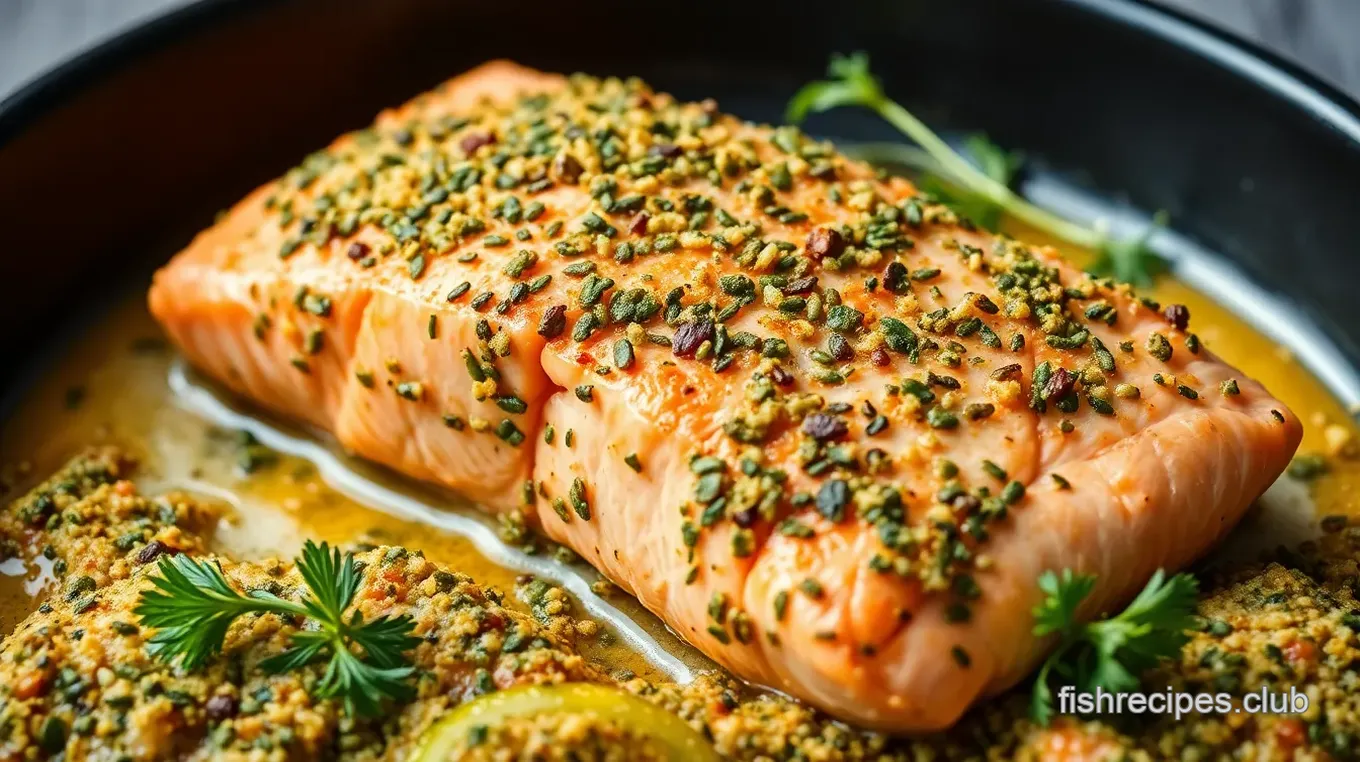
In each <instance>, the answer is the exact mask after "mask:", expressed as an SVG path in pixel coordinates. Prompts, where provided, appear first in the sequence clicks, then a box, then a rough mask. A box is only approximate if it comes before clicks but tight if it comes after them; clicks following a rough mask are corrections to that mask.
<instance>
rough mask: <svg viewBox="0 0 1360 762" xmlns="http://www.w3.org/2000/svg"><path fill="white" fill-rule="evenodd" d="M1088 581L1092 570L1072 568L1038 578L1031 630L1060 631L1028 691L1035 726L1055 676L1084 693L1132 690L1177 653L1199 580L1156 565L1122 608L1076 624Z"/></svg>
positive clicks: (1049, 701)
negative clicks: (1038, 599)
mask: <svg viewBox="0 0 1360 762" xmlns="http://www.w3.org/2000/svg"><path fill="white" fill-rule="evenodd" d="M1094 585H1095V577H1094V576H1092V575H1087V574H1073V573H1072V570H1071V569H1064V570H1063V572H1062V574H1061V575H1058V574H1055V573H1053V572H1052V571H1047V572H1044V573H1043V574H1042V575H1040V576H1039V589H1040V590H1042V591H1043V593H1044V600H1043V601H1042V602H1041V603H1040V604H1039V605H1038V606H1035V607H1034V611H1033V614H1034V634H1035V635H1037V636H1040V637H1043V636H1046V635H1054V634H1056V635H1058V636H1059V642H1058V647H1057V648H1056V649H1054V651H1053V653H1052V654H1051V655H1050V656H1049V657H1048V659H1047V661H1045V662H1044V665H1043V667H1042V668H1040V670H1039V674H1038V675H1037V676H1036V677H1035V680H1034V689H1033V692H1032V694H1031V697H1030V713H1031V715H1032V716H1033V717H1034V720H1035V721H1036V722H1038V723H1040V724H1043V725H1047V724H1048V722H1049V720H1050V719H1052V717H1053V693H1052V685H1051V683H1052V682H1053V681H1054V680H1055V679H1056V680H1058V681H1060V682H1061V683H1063V684H1067V685H1071V686H1073V687H1074V688H1076V689H1077V690H1078V691H1080V692H1085V693H1094V692H1095V690H1096V689H1097V688H1101V689H1104V690H1106V691H1110V692H1126V691H1131V690H1135V689H1137V688H1138V686H1139V679H1140V676H1141V675H1142V674H1143V673H1144V672H1146V671H1147V670H1149V669H1151V668H1152V667H1155V666H1156V665H1157V664H1158V663H1159V662H1160V661H1162V660H1163V659H1169V658H1174V657H1175V656H1176V655H1177V654H1179V653H1180V650H1181V647H1182V646H1184V645H1185V643H1186V641H1187V640H1188V639H1189V638H1188V636H1187V635H1186V634H1185V633H1186V630H1189V629H1192V628H1193V627H1194V625H1195V615H1194V612H1195V602H1196V600H1197V597H1198V594H1199V583H1198V582H1197V581H1196V580H1195V578H1194V577H1192V576H1191V575H1189V574H1177V575H1175V576H1174V577H1170V578H1167V576H1166V574H1165V573H1164V572H1163V571H1161V570H1158V571H1157V573H1156V574H1154V575H1152V579H1150V580H1148V583H1147V586H1146V587H1144V588H1143V591H1142V592H1141V593H1139V594H1138V597H1137V598H1135V599H1134V600H1133V602H1132V603H1130V604H1129V605H1128V608H1126V609H1124V611H1123V612H1121V613H1120V614H1118V615H1116V616H1113V617H1110V618H1108V619H1103V620H1100V621H1096V622H1087V623H1081V622H1080V621H1079V620H1078V618H1077V611H1078V609H1079V608H1080V607H1081V604H1082V602H1083V601H1084V600H1085V599H1086V597H1087V596H1088V595H1090V593H1091V590H1092V588H1093V587H1094Z"/></svg>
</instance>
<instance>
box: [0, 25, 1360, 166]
mask: <svg viewBox="0 0 1360 762" xmlns="http://www.w3.org/2000/svg"><path fill="white" fill-rule="evenodd" d="M276 1H277V0H253V1H248V0H196V1H195V2H191V3H189V4H187V5H184V6H182V7H180V8H176V9H174V10H171V11H168V12H166V13H164V14H162V15H159V16H155V17H153V18H150V19H148V20H146V21H144V22H141V23H139V24H136V25H134V26H132V27H131V28H129V29H128V30H127V31H124V32H122V33H120V34H117V35H115V36H113V37H110V38H109V39H107V40H104V41H103V42H100V43H97V44H95V45H94V46H92V47H90V48H88V49H86V50H84V51H81V52H79V53H77V54H75V55H74V56H72V57H70V58H68V59H66V60H65V61H63V62H61V63H59V64H57V65H56V66H55V67H53V68H50V69H48V70H46V71H44V72H42V73H41V74H39V75H38V76H37V77H35V78H34V79H31V80H29V81H28V82H27V83H25V84H23V85H21V86H20V87H19V88H18V89H17V90H15V91H14V92H12V93H10V94H9V95H8V96H6V97H5V98H3V99H0V147H3V146H5V145H6V144H7V143H9V142H10V141H11V140H13V138H14V137H15V136H16V135H18V134H19V133H20V132H22V131H23V130H24V129H25V128H26V127H28V126H29V125H31V124H32V123H34V122H36V121H37V120H38V119H39V118H40V117H42V116H43V115H44V114H45V113H47V112H48V111H49V110H51V109H53V108H55V107H57V106H58V105H60V103H61V101H62V100H64V99H65V98H66V97H68V96H69V95H71V94H72V93H73V92H74V91H79V90H83V89H86V88H89V87H92V86H94V85H96V84H97V83H98V82H99V80H100V79H101V78H103V77H106V76H107V75H108V74H110V73H111V72H112V71H114V70H116V69H118V68H120V67H122V66H125V65H127V64H129V63H131V62H132V61H133V60H135V59H136V58H138V57H140V56H141V55H143V54H145V53H146V52H147V50H148V49H158V48H163V47H165V46H167V45H169V44H171V43H174V42H176V41H179V40H182V39H183V38H184V36H185V33H186V32H189V31H192V30H193V29H195V28H198V27H200V26H203V25H208V24H211V23H214V22H217V21H220V20H223V19H225V18H228V17H231V16H234V15H237V14H241V13H246V12H251V11H254V10H256V9H257V8H258V7H259V6H260V5H263V4H273V3H275V2H276ZM1060 2H1063V3H1065V4H1067V5H1069V6H1074V7H1077V8H1079V9H1081V10H1083V11H1085V12H1087V13H1090V14H1093V15H1098V16H1101V17H1104V18H1105V19H1107V20H1109V21H1110V22H1113V23H1117V24H1121V25H1124V26H1128V27H1132V28H1135V29H1138V30H1140V31H1142V32H1143V33H1146V34H1149V35H1152V36H1154V37H1156V38H1158V39H1161V40H1163V41H1165V42H1167V43H1169V44H1172V45H1175V46H1176V47H1179V48H1181V49H1183V50H1187V51H1190V52H1192V53H1194V54H1195V55H1197V56H1199V57H1200V58H1202V59H1204V60H1207V61H1210V62H1212V63H1215V64H1216V65H1218V66H1219V67H1220V68H1222V69H1225V70H1228V71H1231V72H1233V73H1235V74H1237V75H1238V76H1240V77H1242V78H1243V79H1246V80H1248V81H1249V82H1251V83H1253V84H1255V85H1256V86H1258V87H1260V88H1261V89H1262V90H1264V91H1266V92H1267V93H1270V94H1272V95H1273V96H1275V97H1276V98H1279V99H1281V100H1284V101H1286V102H1288V103H1289V104H1291V105H1293V106H1295V107H1296V108H1298V109H1300V110H1302V111H1304V112H1305V113H1308V114H1310V115H1311V116H1312V117H1313V118H1314V119H1315V120H1317V121H1318V122H1321V123H1323V124H1326V125H1328V126H1329V127H1331V128H1332V129H1334V130H1335V131H1336V132H1337V133H1339V134H1341V135H1343V136H1345V137H1346V138H1347V139H1349V140H1350V141H1351V142H1352V143H1354V144H1355V146H1356V147H1357V149H1360V101H1357V100H1355V99H1353V98H1351V97H1350V96H1348V95H1346V94H1345V93H1343V92H1341V91H1340V90H1339V89H1337V88H1336V87H1334V86H1333V85H1331V84H1329V83H1327V82H1326V81H1324V80H1323V79H1322V78H1320V77H1318V76H1317V75H1315V74H1313V73H1311V72H1309V71H1307V70H1305V69H1303V68H1301V67H1300V66H1298V65H1296V64H1294V63H1292V62H1290V61H1287V60H1285V59H1284V58H1281V57H1280V56H1278V55H1276V54H1274V53H1272V52H1270V51H1268V50H1266V49H1265V48H1263V47H1261V46H1260V45H1257V44H1255V43H1253V42H1250V41H1248V40H1246V39H1243V38H1242V37H1240V36H1238V35H1235V34H1233V33H1231V32H1228V31H1225V30H1223V29H1220V28H1217V27H1214V26H1211V25H1209V24H1208V23H1206V22H1204V21H1202V20H1200V19H1197V18H1195V17H1192V16H1189V15H1187V14H1185V13H1182V12H1180V11H1177V10H1174V9H1171V8H1167V7H1165V6H1162V5H1157V4H1153V3H1148V2H1142V1H1140V0H1060Z"/></svg>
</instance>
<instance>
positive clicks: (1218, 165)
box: [0, 0, 1360, 401]
mask: <svg viewBox="0 0 1360 762" xmlns="http://www.w3.org/2000/svg"><path fill="white" fill-rule="evenodd" d="M661 7H662V6H649V5H647V4H638V3H636V2H624V0H592V1H591V2H588V3H569V4H568V3H560V2H535V1H534V0H521V2H515V3H503V2H502V3H471V2H450V1H449V0H347V1H346V2H327V1H325V0H268V1H265V0H204V1H203V2H200V3H197V4H195V5H192V6H190V7H188V8H186V9H184V10H182V11H180V12H177V13H174V14H171V15H169V16H167V17H164V18H161V19H159V20H157V21H154V22H152V23H150V24H148V25H146V26H144V27H142V28H139V29H137V30H135V31H133V32H131V33H129V34H127V35H125V36H123V37H121V38H118V39H115V40H114V41H112V42H110V43H108V44H106V45H104V46H102V47H100V48H98V49H96V50H94V51H93V52H91V53H88V54H85V55H83V56H80V57H78V58H76V59H74V60H72V61H70V62H69V63H68V64H66V65H64V66H62V67H60V68H59V69H57V70H56V71H54V72H52V73H51V74H49V75H47V76H46V77H44V78H42V79H40V80H39V81H37V82H36V83H34V84H33V85H31V86H29V87H28V88H26V89H24V90H23V91H21V92H19V93H18V94H17V95H15V96H13V97H11V98H10V99H8V100H6V101H5V102H4V103H3V104H0V230H3V231H4V235H3V249H0V351H3V354H2V355H0V357H3V358H4V360H3V365H0V368H3V369H4V370H3V376H0V391H3V392H5V393H6V394H7V396H8V397H9V398H10V399H12V398H13V394H14V392H15V391H16V387H17V386H18V385H19V382H20V380H21V378H22V376H24V375H25V374H23V373H21V372H20V369H21V368H23V367H25V366H28V365H31V360H32V359H33V358H35V357H37V356H38V354H39V353H41V352H48V351H52V347H53V346H54V345H55V344H57V343H59V342H58V337H59V336H60V335H61V326H63V325H66V326H69V325H70V324H71V322H72V320H74V319H75V318H74V317H73V316H77V315H85V316H86V319H88V316H89V315H90V314H91V311H92V310H96V309H97V305H98V304H99V303H100V301H101V300H106V299H108V298H111V297H110V295H111V294H114V293H117V294H126V293H127V290H128V289H132V288H141V287H144V285H145V283H146V279H147V276H148V274H149V272H150V270H151V269H152V268H153V267H154V266H155V265H157V264H159V263H160V262H163V261H164V260H165V259H167V258H168V257H169V255H170V254H171V253H173V252H174V251H175V250H177V249H178V248H179V247H180V246H182V245H184V244H185V243H186V242H187V241H188V240H189V238H190V236H191V235H192V234H193V232H194V231H196V230H197V229H200V228H202V227H203V226H205V225H207V224H208V223H210V222H211V220H212V216H213V214H214V213H215V212H216V211H218V210H219V209H222V208H224V207H226V206H227V205H229V204H230V203H231V202H232V201H234V200H235V199H236V198H238V197H240V196H241V195H243V194H244V193H245V192H247V191H248V190H250V189H251V188H253V187H254V186H256V185H258V184H260V183H261V182H264V181H266V180H268V179H270V178H272V177H275V176H277V175H278V174H280V173H281V172H282V171H283V170H285V169H286V168H288V167H289V166H292V164H293V163H295V162H296V161H297V160H298V159H300V158H301V157H302V156H304V155H305V154H306V153H307V152H309V151H310V150H313V149H315V148H317V147H320V146H322V145H324V144H326V143H327V142H328V141H329V140H330V139H331V138H332V137H334V136H335V135H337V134H339V133H340V132H342V131H345V130H349V129H354V128H357V127H361V126H363V125H365V124H367V123H368V122H369V120H370V119H371V118H372V116H373V115H374V114H375V113H376V112H377V111H378V110H380V109H381V108H383V107H385V106H388V105H395V104H397V103H399V102H401V101H404V100H405V99H406V98H408V97H409V96H411V95H414V94H416V93H418V92H420V91H422V90H424V89H426V88H428V87H430V86H432V85H434V84H436V83H437V82H439V81H440V80H442V79H444V78H447V77H449V76H451V75H453V74H456V73H458V72H460V71H462V70H464V69H467V68H468V67H470V66H473V65H475V64H477V63H480V62H482V61H484V60H486V59H489V58H498V57H505V58H514V59H517V60H519V61H521V62H523V63H526V64H529V65H532V66H537V67H541V68H545V69H552V70H560V71H579V70H583V71H588V72H591V73H596V74H621V75H628V74H637V75H640V76H643V77H645V78H647V79H648V80H650V81H651V82H652V83H653V84H654V85H655V86H657V87H658V88H660V89H664V90H669V91H671V92H673V93H675V94H676V95H678V96H680V97H682V98H693V99H699V98H706V97H712V98H715V99H717V100H718V102H719V104H720V105H721V106H722V108H723V109H724V110H727V111H731V112H734V113H736V114H738V115H740V116H742V117H745V118H748V119H753V120H758V121H772V122H773V121H779V120H780V117H781V114H782V112H783V108H784V104H785V103H786V101H787V99H788V96H789V95H790V94H791V93H793V92H794V90H795V89H796V88H797V87H798V85H800V84H801V83H803V82H805V81H807V80H808V79H812V78H816V77H818V76H820V75H821V74H822V73H823V71H824V67H825V63H826V60H827V58H828V55H829V54H830V53H832V52H837V51H844V52H849V51H853V50H861V49H862V50H866V51H868V52H869V53H870V54H871V56H872V59H873V63H874V68H875V70H876V72H877V73H878V74H879V75H880V76H881V77H882V78H883V80H884V82H885V85H886V87H887V90H888V92H889V94H890V95H892V96H893V97H895V98H897V99H898V100H900V101H902V102H903V103H904V104H906V105H907V106H908V107H909V108H911V109H913V110H915V111H917V112H918V113H919V114H921V115H922V116H923V117H924V118H925V119H926V120H927V121H928V122H930V123H931V124H932V125H934V126H936V127H938V128H941V129H944V130H946V131H950V130H964V131H971V130H982V131H985V132H986V133H988V134H989V135H990V136H991V137H992V138H993V139H994V140H995V141H996V142H998V143H1000V144H1001V145H1004V146H1007V147H1012V148H1018V149H1021V150H1023V151H1024V152H1025V153H1026V155H1027V156H1029V157H1031V158H1032V159H1034V162H1033V164H1034V165H1036V166H1037V167H1039V168H1040V169H1041V171H1043V172H1045V173H1047V174H1049V175H1050V176H1054V177H1058V178H1061V179H1062V180H1064V181H1066V182H1068V183H1070V184H1073V185H1075V186H1076V187H1079V188H1082V189H1085V190H1087V191H1089V192H1090V193H1092V194H1094V195H1096V196H1099V197H1104V198H1112V199H1117V200H1119V201H1121V202H1123V203H1126V204H1127V205H1129V206H1131V207H1133V208H1136V209H1141V210H1145V211H1150V210H1156V209H1165V210H1167V211H1168V212H1169V213H1170V214H1171V220H1172V226H1173V227H1174V228H1175V230H1176V231H1177V232H1178V233H1180V234H1182V235H1183V236H1184V237H1185V238H1187V239H1189V240H1191V241H1194V242H1195V243H1197V244H1199V245H1200V246H1202V247H1203V248H1205V249H1207V250H1209V251H1213V252H1216V253H1217V254H1219V255H1221V256H1222V257H1224V258H1226V259H1227V260H1229V261H1231V262H1232V263H1233V264H1234V266H1235V267H1236V269H1237V270H1239V271H1240V272H1242V273H1245V274H1246V275H1247V276H1248V278H1249V279H1250V280H1251V281H1253V282H1254V283H1255V284H1256V285H1257V286H1259V287H1260V288H1261V289H1262V293H1266V294H1273V295H1275V296H1278V297H1281V298H1282V300H1283V301H1284V302H1285V303H1289V304H1292V305H1293V306H1295V307H1297V310H1295V311H1289V310H1286V311H1284V312H1280V313H1278V314H1276V316H1275V317H1273V318H1268V319H1272V320H1278V321H1291V322H1297V323H1299V325H1297V326H1291V327H1295V328H1298V329H1300V330H1301V331H1303V332H1305V333H1307V334H1308V335H1311V336H1314V337H1316V338H1317V340H1318V341H1319V342H1320V344H1321V346H1323V347H1324V351H1323V352H1322V354H1323V355H1326V356H1327V357H1330V358H1331V360H1332V361H1334V362H1333V365H1334V367H1333V368H1332V370H1333V371H1337V372H1335V373H1333V374H1332V375H1331V376H1329V380H1331V381H1332V382H1333V386H1334V387H1342V386H1344V385H1345V384H1344V383H1338V382H1337V379H1341V381H1343V382H1344V381H1345V380H1346V379H1348V378H1354V373H1355V369H1356V368H1357V367H1360V319H1358V318H1357V307H1356V304H1357V297H1358V296H1360V292H1357V289H1360V255H1358V252H1357V241H1360V235H1357V233H1356V229H1355V225H1356V223H1357V221H1358V220H1360V106H1357V104H1355V103H1353V102H1351V101H1349V100H1347V99H1346V98H1345V97H1344V96H1342V95H1340V94H1339V93H1337V92H1335V91H1334V90H1332V89H1331V88H1329V87H1327V86H1325V85H1323V84H1321V83H1320V82H1318V81H1316V80H1315V79H1313V78H1312V77H1310V76H1308V75H1306V74H1304V73H1302V72H1300V71H1298V70H1296V69H1294V68H1293V67H1291V66H1289V65H1287V64H1285V63H1283V62H1281V61H1278V60H1276V59H1274V58H1272V57H1271V56H1269V55H1267V54H1264V53H1262V52H1260V51H1257V50H1253V49H1251V48H1249V47H1248V46H1246V45H1244V44H1242V43H1240V42H1237V41H1235V40H1232V39H1230V38H1227V37H1225V36H1223V35H1222V34H1220V33H1218V32H1214V31H1211V30H1208V29H1207V28H1205V27H1202V26H1200V25H1198V24H1196V23H1195V22H1193V21H1190V20H1188V19H1185V18H1182V17H1179V16H1176V15H1174V14H1171V13H1168V12H1166V11H1163V10H1161V9H1158V8H1155V7H1152V6H1148V5H1142V4H1136V3H1131V2H1121V1H1119V0H1061V1H1059V0H1023V1H1022V0H956V1H955V2H951V3H940V2H927V1H924V0H867V1H864V2H855V3H840V4H835V5H832V6H828V5H826V4H825V3H812V2H804V1H803V0H784V2H782V3H779V4H778V5H777V6H775V5H772V4H771V5H766V4H757V3H735V2H733V0H691V2H688V3H685V4H684V5H683V9H682V10H681V9H677V8H675V7H673V6H667V10H664V11H663V10H660V8H661ZM653 8H655V10H654V9H653ZM809 129H810V130H811V131H812V132H814V133H817V134H821V135H826V136H831V137H835V138H838V139H842V140H866V139H896V138H897V137H898V136H897V135H895V134H894V133H892V131H891V129H890V128H888V127H886V126H885V125H883V124H882V123H880V122H878V121H877V120H876V119H875V118H873V117H871V116H868V115H864V114H857V113H854V112H848V111H847V112H843V113H842V112H837V113H834V114H829V115H823V116H821V117H818V118H817V119H816V120H814V121H813V122H811V123H810V125H809ZM92 305H93V306H92ZM68 330H69V328H68ZM1338 368H1339V370H1338ZM1315 370H1316V368H1315ZM1337 391H1338V392H1340V393H1341V394H1342V395H1343V398H1346V397H1348V396H1350V394H1352V393H1353V390H1349V391H1348V390H1346V389H1344V388H1337ZM1353 400H1354V398H1353V397H1351V401H1353Z"/></svg>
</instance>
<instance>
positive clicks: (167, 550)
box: [137, 540, 179, 564]
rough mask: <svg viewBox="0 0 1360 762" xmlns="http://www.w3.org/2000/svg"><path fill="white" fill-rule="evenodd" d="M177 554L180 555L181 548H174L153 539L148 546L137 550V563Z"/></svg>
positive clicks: (145, 562)
mask: <svg viewBox="0 0 1360 762" xmlns="http://www.w3.org/2000/svg"><path fill="white" fill-rule="evenodd" d="M175 555H179V548H172V547H170V546H169V545H166V544H165V543H163V542H161V541H160V540H152V541H151V542H148V543H147V544H146V547H144V548H142V549H141V550H139V551H137V563H139V564H149V563H151V562H152V561H155V560H156V559H157V558H160V557H161V556H175Z"/></svg>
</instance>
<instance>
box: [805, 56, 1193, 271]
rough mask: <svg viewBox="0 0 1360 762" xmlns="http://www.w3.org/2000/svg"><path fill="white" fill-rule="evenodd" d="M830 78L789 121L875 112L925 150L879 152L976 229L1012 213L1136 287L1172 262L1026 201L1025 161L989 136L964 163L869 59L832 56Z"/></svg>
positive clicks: (811, 88)
mask: <svg viewBox="0 0 1360 762" xmlns="http://www.w3.org/2000/svg"><path fill="white" fill-rule="evenodd" d="M827 73H828V75H829V77H830V78H829V79H825V80H819V81H816V82H811V83H808V84H807V85H805V86H803V88H802V89H800V90H799V91H798V92H797V93H796V94H794V96H793V98H792V99H790V101H789V105H788V109H787V118H788V120H789V121H790V122H801V121H802V120H803V119H805V118H806V117H807V116H808V115H809V114H812V113H816V112H821V111H829V110H830V109H833V108H839V107H842V106H860V107H863V108H868V109H870V110H872V111H874V112H875V113H877V114H878V115H879V116H881V117H883V119H885V120H886V121H888V122H889V123H890V124H892V125H893V126H894V127H896V128H897V129H898V130H900V131H901V132H902V133H903V134H905V135H906V136H907V137H908V138H910V139H911V140H912V141H913V142H914V143H916V145H917V146H920V148H919V149H915V148H912V147H909V146H901V147H900V150H897V151H892V150H884V148H883V147H882V146H878V147H875V148H874V149H873V151H872V153H874V154H880V155H882V154H887V155H888V158H890V159H891V160H892V161H894V162H896V163H902V164H906V165H908V166H914V167H916V168H917V169H922V170H924V171H926V172H927V175H928V176H927V177H926V178H925V179H924V181H923V183H922V187H923V189H924V190H926V191H928V192H930V193H931V194H932V195H935V196H937V197H938V198H939V199H940V200H941V201H942V202H943V203H945V204H947V205H949V206H950V207H951V208H952V209H954V211H956V212H958V213H959V214H960V215H962V216H964V217H967V218H969V219H971V220H972V221H973V222H975V223H976V224H978V225H980V226H982V227H984V228H987V229H989V230H995V228H996V226H997V225H998V224H999V222H1000V219H1001V215H1002V214H1006V215H1009V216H1011V217H1013V218H1015V219H1016V220H1019V221H1020V222H1023V223H1025V224H1027V225H1029V226H1031V227H1033V228H1035V229H1036V230H1039V231H1042V232H1044V233H1047V234H1048V235H1051V236H1053V237H1054V238H1057V239H1058V240H1060V241H1064V242H1066V243H1068V244H1071V245H1073V246H1077V247H1080V248H1084V249H1089V250H1092V251H1095V252H1096V253H1097V260H1096V263H1095V264H1094V265H1093V271H1094V272H1103V273H1106V274H1108V275H1111V276H1112V277H1115V278H1116V279H1119V280H1123V281H1126V282H1130V283H1133V284H1135V285H1140V286H1146V285H1149V284H1150V283H1151V282H1152V280H1153V278H1154V277H1155V276H1157V275H1158V274H1160V273H1162V272H1164V271H1165V270H1166V269H1167V264H1166V261H1165V260H1163V259H1162V258H1161V257H1159V256H1157V255H1156V254H1155V253H1153V252H1152V251H1151V249H1149V248H1148V246H1147V239H1148V236H1147V235H1144V236H1141V237H1139V238H1137V239H1134V240H1129V241H1111V240H1109V239H1108V238H1107V237H1106V236H1105V234H1104V233H1103V232H1101V231H1100V230H1097V229H1094V228H1091V227H1088V226H1085V225H1081V224H1078V223H1075V222H1072V221H1070V220H1066V219H1063V218H1062V217H1060V216H1058V215H1056V214H1053V213H1052V212H1049V211H1047V210H1045V209H1041V208H1039V207H1037V206H1035V205H1033V204H1031V203H1029V202H1028V201H1026V200H1025V199H1024V198H1022V197H1020V196H1019V195H1018V194H1017V193H1015V192H1014V191H1012V190H1011V188H1010V183H1011V181H1012V180H1013V178H1014V173H1015V171H1016V169H1017V168H1018V166H1019V162H1020V158H1019V157H1018V156H1016V155H1013V154H1010V153H1007V152H1006V151H1004V150H1002V149H1001V148H999V147H997V146H996V145H995V144H993V143H991V142H990V141H989V140H987V139H986V138H985V137H983V136H977V135H975V136H973V137H971V138H969V139H968V141H967V142H966V143H965V149H966V150H967V152H968V153H969V154H971V156H972V158H973V159H974V161H973V162H970V161H969V160H968V159H966V158H964V156H963V155H961V154H960V153H959V152H957V151H955V150H954V149H953V148H952V147H951V146H950V145H949V144H948V143H946V142H945V141H944V140H943V139H942V138H940V136H939V135H937V134H935V132H934V131H933V130H931V129H930V128H929V127H927V126H926V124H925V123H924V122H922V121H921V120H920V119H918V118H917V117H916V116H915V115H914V114H912V113H911V112H910V111H907V110H906V109H905V108H903V107H902V106H901V105H899V104H898V103H896V102H895V101H893V100H891V99H889V98H888V97H887V95H885V94H884V92H883V88H882V85H881V84H880V83H879V81H878V79H877V78H875V77H874V75H873V73H872V72H871V71H870V70H869V58H868V56H867V55H865V54H864V53H855V54H853V55H850V56H841V55H834V56H832V58H831V63H830V64H829V65H828V67H827ZM866 158H870V157H866ZM1161 218H1162V215H1160V214H1159V219H1161ZM1159 224H1160V223H1159Z"/></svg>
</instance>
